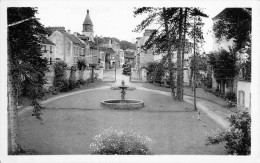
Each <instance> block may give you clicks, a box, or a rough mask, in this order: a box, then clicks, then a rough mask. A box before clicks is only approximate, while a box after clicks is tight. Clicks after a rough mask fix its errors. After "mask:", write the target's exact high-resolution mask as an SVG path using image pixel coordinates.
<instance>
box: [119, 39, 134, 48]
mask: <svg viewBox="0 0 260 163" xmlns="http://www.w3.org/2000/svg"><path fill="white" fill-rule="evenodd" d="M120 47H121V49H123V50H126V49H133V50H136V46H135V44H133V43H131V42H128V41H125V40H122V41H120Z"/></svg>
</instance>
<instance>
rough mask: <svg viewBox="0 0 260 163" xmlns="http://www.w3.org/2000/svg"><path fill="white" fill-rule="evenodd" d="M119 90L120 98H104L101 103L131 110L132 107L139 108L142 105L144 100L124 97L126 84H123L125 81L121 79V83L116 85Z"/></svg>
mask: <svg viewBox="0 0 260 163" xmlns="http://www.w3.org/2000/svg"><path fill="white" fill-rule="evenodd" d="M118 88H120V89H121V90H122V91H121V100H118V99H111V100H104V101H101V104H103V105H106V106H108V107H110V108H113V109H121V110H133V109H140V108H142V107H144V102H143V101H140V100H135V99H125V94H126V91H125V90H126V89H127V88H128V86H126V85H125V81H124V80H122V82H121V85H120V86H118Z"/></svg>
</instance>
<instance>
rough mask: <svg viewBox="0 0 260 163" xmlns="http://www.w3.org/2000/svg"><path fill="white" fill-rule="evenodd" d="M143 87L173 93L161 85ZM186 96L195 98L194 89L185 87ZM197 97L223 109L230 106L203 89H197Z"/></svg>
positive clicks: (145, 84) (146, 84) (144, 85)
mask: <svg viewBox="0 0 260 163" xmlns="http://www.w3.org/2000/svg"><path fill="white" fill-rule="evenodd" d="M142 87H144V88H148V89H155V90H161V91H166V92H170V91H171V89H170V88H167V87H164V86H159V85H154V84H151V83H144V84H143V85H142ZM184 95H187V96H193V91H192V88H190V87H184ZM196 96H197V97H198V98H201V99H205V100H208V101H211V102H213V103H216V104H218V105H220V106H222V107H227V106H228V102H227V101H225V100H224V99H222V98H220V97H217V96H215V95H214V94H212V93H210V92H206V91H204V89H203V88H197V89H196ZM230 109H231V108H230Z"/></svg>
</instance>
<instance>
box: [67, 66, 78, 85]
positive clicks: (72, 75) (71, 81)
mask: <svg viewBox="0 0 260 163" xmlns="http://www.w3.org/2000/svg"><path fill="white" fill-rule="evenodd" d="M75 73H76V68H75V67H73V66H71V69H70V77H69V89H70V90H72V89H74V88H76V85H77V81H76V74H75Z"/></svg>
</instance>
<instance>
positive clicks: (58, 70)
mask: <svg viewBox="0 0 260 163" xmlns="http://www.w3.org/2000/svg"><path fill="white" fill-rule="evenodd" d="M53 68H54V81H53V86H54V87H55V88H57V90H59V91H61V92H66V91H68V90H69V82H68V80H67V79H66V76H67V75H66V71H67V64H66V63H65V62H63V61H59V62H56V63H55V64H54V65H53Z"/></svg>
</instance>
